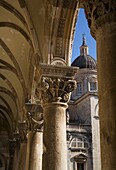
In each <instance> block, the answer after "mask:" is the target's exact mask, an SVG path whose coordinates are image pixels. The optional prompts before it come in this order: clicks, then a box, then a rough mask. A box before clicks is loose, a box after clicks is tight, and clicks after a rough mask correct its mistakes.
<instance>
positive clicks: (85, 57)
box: [71, 35, 97, 70]
mask: <svg viewBox="0 0 116 170" xmlns="http://www.w3.org/2000/svg"><path fill="white" fill-rule="evenodd" d="M71 66H75V67H79V68H80V69H81V68H89V69H93V70H95V69H96V67H97V64H96V61H95V59H94V58H93V57H91V56H90V55H89V54H88V46H87V45H86V39H85V36H84V35H83V42H82V45H81V47H80V56H78V57H77V58H76V59H75V60H74V61H73V63H72V64H71Z"/></svg>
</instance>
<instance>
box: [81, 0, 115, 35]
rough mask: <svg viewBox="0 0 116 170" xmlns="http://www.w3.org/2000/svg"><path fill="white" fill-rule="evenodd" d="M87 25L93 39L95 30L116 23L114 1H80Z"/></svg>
mask: <svg viewBox="0 0 116 170" xmlns="http://www.w3.org/2000/svg"><path fill="white" fill-rule="evenodd" d="M81 2H82V4H83V6H84V9H85V14H86V18H87V20H88V25H89V27H90V29H91V33H92V35H93V36H94V37H95V33H96V30H97V29H99V28H100V27H102V26H103V25H105V24H106V23H111V22H114V21H116V1H115V0H110V1H109V0H81Z"/></svg>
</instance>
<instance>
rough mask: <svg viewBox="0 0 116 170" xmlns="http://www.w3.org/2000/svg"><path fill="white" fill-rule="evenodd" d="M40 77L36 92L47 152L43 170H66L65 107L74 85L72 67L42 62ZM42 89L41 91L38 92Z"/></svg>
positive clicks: (44, 157)
mask: <svg viewBox="0 0 116 170" xmlns="http://www.w3.org/2000/svg"><path fill="white" fill-rule="evenodd" d="M39 73H42V74H41V80H40V83H39V84H38V88H37V91H36V95H37V96H39V97H40V96H41V99H42V102H43V110H44V133H43V140H44V145H45V149H46V151H45V152H44V156H43V169H44V170H64V169H65V170H67V145H66V108H67V102H68V101H69V97H70V92H72V91H73V90H74V88H75V81H74V80H72V77H71V76H72V74H73V76H74V70H73V68H72V69H71V68H70V67H58V66H57V67H56V66H52V65H41V69H40V70H39ZM40 92H41V94H40Z"/></svg>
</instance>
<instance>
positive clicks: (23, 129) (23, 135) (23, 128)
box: [16, 121, 27, 170]
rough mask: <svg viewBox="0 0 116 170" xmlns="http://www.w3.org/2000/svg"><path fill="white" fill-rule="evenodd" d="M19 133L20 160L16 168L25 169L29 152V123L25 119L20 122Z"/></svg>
mask: <svg viewBox="0 0 116 170" xmlns="http://www.w3.org/2000/svg"><path fill="white" fill-rule="evenodd" d="M19 134H20V150H19V162H18V166H17V168H16V169H17V170H25V167H26V152H27V124H26V122H25V121H24V122H20V123H19Z"/></svg>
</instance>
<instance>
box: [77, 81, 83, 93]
mask: <svg viewBox="0 0 116 170" xmlns="http://www.w3.org/2000/svg"><path fill="white" fill-rule="evenodd" d="M77 95H82V83H81V82H79V83H77Z"/></svg>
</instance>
